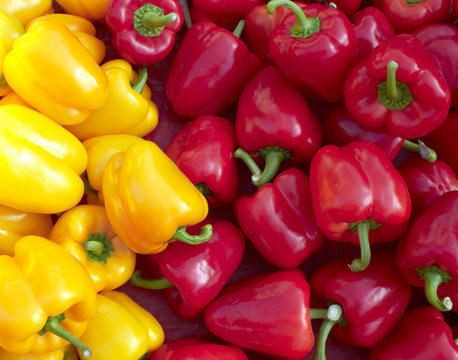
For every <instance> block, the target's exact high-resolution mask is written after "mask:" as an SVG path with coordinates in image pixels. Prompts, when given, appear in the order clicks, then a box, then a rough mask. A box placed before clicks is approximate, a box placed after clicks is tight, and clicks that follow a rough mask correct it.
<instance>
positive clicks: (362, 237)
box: [350, 220, 371, 271]
mask: <svg viewBox="0 0 458 360" xmlns="http://www.w3.org/2000/svg"><path fill="white" fill-rule="evenodd" d="M355 225H356V230H357V231H358V238H359V248H360V250H361V258H360V259H354V260H353V261H352V262H351V265H350V270H351V271H363V270H365V269H366V268H367V267H368V266H369V263H370V262H371V245H370V243H369V231H370V230H371V222H370V220H369V221H366V220H364V221H360V222H358V223H354V224H352V227H354V226H355Z"/></svg>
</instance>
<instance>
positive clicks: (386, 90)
mask: <svg viewBox="0 0 458 360" xmlns="http://www.w3.org/2000/svg"><path fill="white" fill-rule="evenodd" d="M397 69H398V64H397V63H396V62H394V61H392V60H391V61H390V62H388V64H387V80H386V81H384V82H382V83H380V84H379V85H378V94H377V95H378V96H377V100H378V101H379V102H381V103H382V104H383V105H384V106H385V107H386V108H387V109H388V110H403V109H405V108H406V107H407V106H408V105H409V104H410V103H411V102H412V101H413V96H412V93H411V92H410V90H409V87H408V86H407V84H405V83H403V82H400V81H397V80H396V71H397Z"/></svg>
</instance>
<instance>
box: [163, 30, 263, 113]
mask: <svg viewBox="0 0 458 360" xmlns="http://www.w3.org/2000/svg"><path fill="white" fill-rule="evenodd" d="M241 27H243V22H242V23H240V26H237V28H236V30H235V34H236V35H235V34H234V33H231V32H230V31H228V30H226V29H223V28H221V27H218V26H216V25H215V24H213V23H212V22H210V21H200V22H198V23H196V24H194V25H193V26H191V28H190V29H189V30H188V31H187V32H186V35H185V37H184V38H183V41H182V43H181V45H180V47H179V48H178V51H177V54H176V55H175V57H174V59H173V62H172V66H171V68H170V70H169V73H168V75H167V79H166V83H165V92H166V95H167V98H168V100H169V101H170V103H171V105H172V108H173V110H174V111H175V112H176V113H177V114H178V115H180V116H183V117H189V118H198V117H199V116H202V115H207V114H212V115H218V114H220V113H221V112H223V111H224V110H226V109H227V108H229V107H230V106H231V105H233V104H234V103H235V102H236V101H237V99H238V97H239V95H240V92H241V91H242V89H243V88H244V87H245V85H246V84H247V83H248V81H249V80H250V79H251V78H252V77H253V76H254V75H255V74H256V73H257V72H258V71H259V70H260V69H261V62H260V61H259V59H258V58H257V57H256V55H254V54H252V53H250V52H249V51H248V48H247V46H246V45H245V43H244V42H243V41H242V40H240V39H239V38H238V36H240V31H241Z"/></svg>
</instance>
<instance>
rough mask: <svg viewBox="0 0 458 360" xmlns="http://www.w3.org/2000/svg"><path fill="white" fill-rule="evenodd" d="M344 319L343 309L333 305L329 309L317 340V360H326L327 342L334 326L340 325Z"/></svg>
mask: <svg viewBox="0 0 458 360" xmlns="http://www.w3.org/2000/svg"><path fill="white" fill-rule="evenodd" d="M341 317H342V308H341V307H340V305H338V304H333V305H331V306H330V307H329V309H328V315H327V319H326V320H324V321H323V322H322V323H321V326H320V330H319V332H318V336H317V339H316V351H315V360H326V341H327V339H328V336H329V333H330V332H331V330H332V328H333V327H334V325H336V324H337V323H339V321H340V319H341Z"/></svg>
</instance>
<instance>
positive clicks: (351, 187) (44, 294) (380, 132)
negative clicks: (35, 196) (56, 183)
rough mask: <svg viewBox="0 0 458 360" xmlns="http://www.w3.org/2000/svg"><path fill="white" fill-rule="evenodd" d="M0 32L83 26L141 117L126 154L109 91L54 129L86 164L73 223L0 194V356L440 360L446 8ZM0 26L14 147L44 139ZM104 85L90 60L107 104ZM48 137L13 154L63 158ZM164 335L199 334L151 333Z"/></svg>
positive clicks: (192, 0)
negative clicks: (32, 151) (140, 104)
mask: <svg viewBox="0 0 458 360" xmlns="http://www.w3.org/2000/svg"><path fill="white" fill-rule="evenodd" d="M38 3H40V4H39V6H38V5H37V4H38ZM50 9H51V10H50ZM0 12H4V13H6V14H10V15H11V16H15V17H16V18H17V19H18V21H19V23H22V25H23V26H24V29H25V30H27V26H28V25H27V24H28V23H29V22H30V21H31V20H33V19H34V18H38V17H41V16H44V15H45V14H49V13H52V12H56V13H66V14H68V15H74V16H78V17H81V18H83V19H86V20H87V21H89V22H92V23H94V24H96V25H97V29H98V30H97V31H98V32H99V30H100V32H101V33H102V34H103V35H102V36H101V39H102V40H103V42H104V44H105V46H106V53H105V50H104V51H103V54H102V53H100V54H99V57H100V59H99V61H98V64H100V63H101V62H102V58H104V59H105V61H107V60H112V59H116V58H121V59H123V60H124V61H125V62H126V64H127V65H125V64H124V65H123V68H124V69H125V70H126V73H125V74H124V75H123V76H124V80H123V81H124V85H123V87H127V88H128V89H129V91H131V92H136V96H137V97H141V96H143V97H144V98H146V99H147V100H148V101H154V102H155V103H156V104H159V106H158V111H159V115H158V116H159V120H158V123H157V128H154V129H150V130H152V131H151V132H149V133H147V134H146V135H145V133H146V132H145V131H144V132H141V129H140V128H139V127H136V128H131V129H127V127H124V126H123V124H122V123H123V121H122V120H123V119H125V118H127V117H129V116H130V115H129V106H130V105H129V102H130V101H131V100H127V99H131V98H133V97H132V95H129V96H128V95H127V90H126V92H125V93H124V94H125V95H122V94H121V93H120V92H118V93H116V91H117V90H116V91H115V90H113V89H118V90H119V89H120V87H119V86H118V87H116V86H114V85H112V87H111V88H109V89H111V90H108V92H107V95H106V98H108V99H113V100H111V101H112V102H111V103H110V104H116V103H120V102H122V103H123V106H124V111H123V112H122V113H119V114H117V113H116V111H111V110H110V111H108V110H107V109H108V106H106V105H105V107H104V108H102V109H104V110H103V112H102V111H101V112H100V113H96V112H95V110H97V109H95V110H93V109H92V108H90V109H84V111H83V110H81V111H80V112H78V111H79V110H78V111H77V109H72V108H70V107H69V108H68V109H66V110H65V111H67V110H68V111H67V112H68V114H69V115H68V116H70V115H71V114H73V115H72V116H77V115H78V116H79V115H81V114H82V113H84V116H86V117H87V118H88V119H89V120H86V122H85V123H84V122H83V123H82V125H81V124H80V123H68V124H67V123H65V122H61V123H58V121H56V120H55V119H54V118H53V117H51V116H50V119H51V120H50V121H55V122H56V124H54V123H52V124H53V125H52V126H53V129H54V128H55V127H56V126H58V127H59V129H60V127H62V129H64V128H65V130H68V131H69V132H71V133H72V134H74V136H73V135H72V134H69V135H68V136H71V141H73V142H76V143H77V144H78V146H79V149H80V150H81V153H82V154H84V161H83V162H84V164H85V165H80V166H79V167H80V168H81V169H82V168H83V167H84V171H83V170H81V171H78V174H76V175H74V177H76V178H79V179H78V180H81V181H80V182H81V184H79V183H78V184H79V185H81V186H80V188H81V192H82V191H83V190H82V184H83V182H84V185H85V187H84V191H85V195H84V197H81V201H80V202H79V203H78V204H77V205H76V206H73V207H71V208H69V207H67V208H65V209H64V211H62V212H59V213H57V214H56V212H57V210H54V208H53V210H52V211H48V210H43V209H41V208H40V209H41V210H37V211H34V209H35V208H30V209H29V208H28V207H27V205H22V203H21V204H20V205H21V206H19V205H18V206H16V204H19V203H20V202H19V201H18V202H14V201H13V202H11V201H10V202H6V200H4V199H9V198H8V196H7V195H8V194H6V195H5V196H3V195H1V196H0V294H2V299H0V359H5V360H21V359H23V360H24V359H41V360H64V359H67V360H71V359H78V358H80V359H83V358H88V357H92V358H93V359H94V360H104V359H108V358H120V356H121V357H122V359H123V360H140V359H148V360H185V359H208V360H212V359H215V360H216V359H220V360H247V359H249V358H253V359H264V358H282V359H306V358H307V359H308V358H310V357H311V356H314V358H315V359H316V360H325V359H326V358H327V357H328V358H330V359H343V357H342V356H344V358H345V359H350V358H352V359H356V358H360V357H361V356H362V355H361V354H363V355H364V356H365V357H364V358H369V359H370V360H395V359H396V360H423V359H424V360H431V359H437V360H442V359H444V360H445V359H447V360H454V359H455V360H458V331H457V330H456V329H457V328H455V334H454V333H453V330H452V327H453V325H457V326H458V315H457V313H458V179H457V176H456V174H457V173H458V160H457V156H458V142H457V138H458V108H457V107H458V60H457V59H458V58H457V54H458V0H453V2H452V1H451V0H367V1H364V0H334V1H328V0H297V1H293V0H269V1H267V0H189V1H186V0H56V1H55V2H51V1H45V0H35V1H30V0H20V1H18V0H5V3H4V4H3V5H2V4H0ZM33 14H35V15H33ZM0 15H1V14H0ZM2 16H3V15H2ZM5 16H9V15H5ZM1 21H3V20H2V17H1V16H0V40H2V41H3V40H5V41H4V43H5V44H7V43H8V44H9V45H8V47H7V46H6V45H5V46H4V47H1V46H3V43H0V45H1V46H0V60H1V61H2V64H1V66H0V88H1V89H4V93H3V92H2V93H0V117H2V116H3V117H5V118H6V117H7V116H10V117H11V118H13V117H14V116H19V115H15V114H17V113H19V112H20V109H21V108H22V107H28V108H30V109H27V110H21V111H25V112H24V114H29V115H30V120H29V124H28V125H27V131H28V132H30V134H32V131H33V130H32V128H33V127H34V126H38V125H37V124H38V123H39V122H40V124H41V122H44V121H45V120H44V119H42V118H41V117H39V116H37V115H33V114H34V113H33V112H34V111H35V109H34V108H33V107H32V106H31V105H30V104H28V103H27V101H24V99H21V97H20V96H19V95H15V94H14V91H15V89H16V88H17V89H21V91H22V90H23V89H25V87H21V86H20V81H17V82H14V81H11V80H16V78H15V77H13V76H12V75H10V74H11V70H8V69H11V68H13V65H14V64H13V65H12V63H11V60H10V61H9V63H8V62H7V61H5V64H6V65H7V66H6V67H5V69H6V77H5V76H4V75H3V58H2V56H3V55H4V54H3V53H5V54H7V53H8V52H10V51H11V52H12V51H13V50H14V46H15V42H14V41H16V38H19V39H20V38H21V37H20V36H21V34H16V35H14V34H13V35H12V31H10V32H7V31H5V30H3V29H2V26H3V23H2V22H1ZM40 21H41V22H40ZM43 21H44V20H39V21H37V22H36V23H35V24H34V28H38V27H39V26H43ZM56 22H57V21H56ZM55 26H57V25H55ZM59 26H61V27H64V25H62V24H61V25H59ZM66 26H67V27H68V28H69V30H70V31H74V34H73V35H71V36H72V41H73V42H74V43H75V44H76V43H77V44H79V43H78V41H81V42H82V43H83V44H85V46H86V47H88V46H89V45H87V43H85V42H84V41H88V40H87V35H84V36H83V35H82V34H81V31H79V30H72V29H70V27H71V26H70V25H66ZM74 26H76V25H74ZM19 27H20V25H19ZM24 29H22V30H24ZM43 31H44V30H43ZM91 31H92V28H91ZM100 32H99V33H100ZM73 38H74V39H73ZM94 38H95V35H94ZM78 39H79V40H78ZM84 39H86V40H84ZM29 41H30V40H29ZM90 41H91V42H94V41H100V40H97V39H96V40H94V39H92V38H91V40H90ZM16 44H17V43H16ZM78 46H80V45H78ZM81 48H83V47H82V46H81ZM12 49H13V50H12ZM49 49H52V48H51V47H49ZM2 51H3V53H2ZM86 55H87V56H86ZM85 56H86V57H87V58H89V57H90V55H88V54H86V53H85ZM93 57H95V55H93ZM111 58H112V59H111ZM10 59H11V56H10ZM88 61H89V60H88ZM116 64H117V65H116ZM42 65H43V64H42ZM45 65H47V66H49V67H51V66H52V65H54V64H46V63H44V65H43V69H44V68H45V67H46V66H45ZM115 65H116V66H117V67H120V66H121V64H120V63H116V62H115V63H110V64H109V65H104V67H101V68H100V69H99V67H98V65H97V64H96V63H94V64H93V67H94V68H95V69H97V71H99V70H100V71H99V73H100V74H99V75H100V78H102V79H104V77H103V71H105V74H106V75H105V76H107V78H106V84H105V87H106V88H108V85H107V84H108V83H110V84H114V83H115V77H116V76H121V75H119V74H117V73H116V72H115V70H114V69H115V68H117V67H116V66H115ZM62 66H65V64H63V65H62ZM130 66H133V67H134V68H136V69H137V70H138V74H137V73H135V74H133V75H132V74H131V73H132V68H131V67H130ZM102 70H103V71H102ZM147 70H148V71H147ZM83 76H84V74H83ZM10 79H11V80H10ZM8 82H10V84H8ZM18 84H19V85H18ZM56 84H57V82H56ZM146 84H148V85H149V87H148V86H147V85H146ZM9 86H11V88H12V89H13V92H11V89H10V88H9ZM48 87H49V86H48ZM131 88H132V89H131ZM100 91H102V90H100ZM18 92H20V91H18ZM24 93H25V90H24ZM12 94H13V95H12ZM88 94H89V92H88ZM120 94H121V95H120ZM14 95H15V96H16V97H14ZM65 95H66V94H63V95H62V94H59V96H61V97H65ZM140 95H141V96H140ZM69 97H70V98H71V96H69ZM87 97H88V98H90V97H91V96H90V95H88V96H87ZM94 98H95V96H94ZM150 98H151V100H149V99H150ZM37 99H39V98H38V97H37V98H36V99H35V101H36V102H35V103H33V104H32V105H34V107H35V108H36V109H38V110H39V111H42V112H43V110H41V107H40V106H41V105H39V101H38V100H37ZM26 100H27V99H26ZM137 100H138V99H137ZM137 100H136V101H137ZM142 100H143V99H142ZM61 101H62V104H65V99H64V98H62V99H61ZM101 101H102V100H101ZM104 101H105V102H106V101H107V100H106V99H105V100H104ZM133 101H134V100H132V103H133ZM12 103H13V104H15V105H11V104H12ZM88 103H89V101H88ZM19 106H20V107H21V108H19ZM100 106H102V105H100ZM132 106H133V105H132ZM99 108H100V107H99ZM18 109H19V110H18ZM43 109H44V106H43ZM50 109H51V110H49V113H50V114H52V113H53V112H54V110H55V109H54V110H53V108H52V107H50ZM59 109H61V108H60V107H59V108H57V110H59ZM38 110H37V111H38ZM57 110H55V111H57ZM153 112H154V113H155V114H156V115H157V109H156V108H155V107H154V104H152V105H151V107H150V108H148V110H146V107H145V111H144V114H143V116H144V117H152V116H153V115H152V113H153ZM94 114H95V115H94ZM97 114H98V115H97ZM32 115H33V116H32ZM45 115H47V114H45ZM81 116H83V115H81ZM109 117H112V118H113V123H112V124H111V126H110V123H109V122H107V124H105V125H104V127H103V128H102V127H100V128H99V129H97V130H91V129H89V127H90V126H93V125H94V124H96V123H97V122H98V120H97V119H102V118H109ZM35 119H36V120H35ZM91 119H92V120H91ZM32 121H33V122H34V124H31V123H32ZM100 121H101V120H100ZM10 122H11V121H10ZM4 124H7V122H6V121H4ZM14 124H19V122H18V121H16V122H15V123H14ZM2 126H3V127H1V128H2V129H3V131H2V133H3V134H4V135H1V136H3V137H4V138H5V139H9V137H14V139H13V140H14V141H16V142H17V141H19V140H17V138H20V136H19V135H17V134H16V133H19V132H18V131H16V130H8V128H7V126H8V125H2ZM154 126H156V123H155V124H154ZM29 128H30V129H29ZM49 128H50V127H49ZM110 128H111V129H110ZM53 131H54V130H53ZM59 131H60V130H59ZM33 134H34V133H33ZM139 134H140V136H138V135H139ZM66 136H67V135H66ZM22 137H23V136H22ZM30 137H32V135H30ZM35 137H37V136H35ZM56 137H58V136H57V135H56ZM44 138H45V135H44V133H43V132H42V133H40V136H39V139H38V140H35V139H32V140H31V142H34V146H38V145H36V143H38V144H39V145H40V146H42V145H43V144H45V145H43V146H45V147H46V149H47V150H48V149H50V150H49V151H50V152H53V153H54V155H56V154H57V155H56V156H57V157H60V158H66V157H69V156H70V155H68V154H66V153H65V154H64V153H63V150H62V149H60V148H58V147H56V146H53V145H52V144H50V143H49V141H45V140H43V139H44ZM21 139H22V138H21ZM69 139H70V137H69ZM13 140H9V141H11V143H12V144H13V143H14V141H13ZM21 141H22V140H21ZM2 146H3V145H2ZM6 147H7V146H6V145H5V146H3V147H2V148H0V158H2V159H6V160H5V161H4V162H5V163H6V164H7V165H8V166H9V164H10V163H8V161H9V159H10V158H9V157H8V156H9V155H8V153H7V151H6V150H4V149H3V148H6ZM5 154H7V155H5ZM71 156H74V157H75V159H76V158H77V156H76V155H71ZM79 158H80V160H81V156H80V157H79ZM75 159H73V158H72V159H71V160H72V161H70V162H76V160H75ZM7 165H0V166H7ZM56 166H57V165H56ZM66 166H67V165H66ZM13 173H14V171H13V170H12V169H9V170H8V172H5V174H6V175H5V177H6V178H9V176H10V174H13ZM12 183H13V182H12V181H10V182H9V183H5V184H8V185H9V184H12ZM24 191H25V188H24ZM4 192H8V189H6V190H5V189H4ZM38 203H40V201H38ZM39 205H40V204H38V205H36V206H39ZM31 206H32V205H31ZM34 206H35V204H34ZM32 222H33V225H32ZM26 223H27V224H26ZM38 224H39V225H38ZM3 237H4V239H3ZM71 277H73V278H74V280H75V281H74V283H72V282H71V281H70V279H71ZM12 287H15V290H14V292H11V293H10V289H11V288H12ZM58 289H59V291H58ZM128 295H129V296H128ZM143 295H144V296H143ZM4 299H5V300H4ZM135 300H137V301H135ZM141 304H142V305H143V306H140V305H141ZM164 304H165V305H166V306H167V310H171V311H169V312H167V311H166V312H165V313H164V314H161V313H160V311H159V310H158V309H159V308H160V306H163V305H164ZM22 308H23V309H26V310H24V311H23V313H21V311H20V309H22ZM8 314H20V315H17V316H16V317H15V318H14V319H12V316H9V315H8ZM153 315H154V317H153ZM161 316H162V319H161ZM171 316H174V317H175V318H176V319H178V321H179V322H180V324H185V325H183V326H186V324H191V325H190V328H191V329H193V330H196V329H199V331H194V332H193V333H190V334H187V333H186V332H180V331H177V330H176V329H173V328H168V323H169V322H170V323H171V322H172V321H175V322H176V321H177V320H171V319H170V317H171ZM155 317H157V318H158V320H159V322H158V320H156V318H155ZM166 317H169V318H166ZM30 319H32V320H30ZM313 324H315V325H317V326H316V327H315V326H314V325H313ZM21 327H22V328H23V329H26V330H20V329H21ZM101 329H104V331H101ZM183 334H184V335H183ZM454 337H456V338H457V339H456V340H454ZM327 342H328V343H331V342H332V344H328V346H326V343H327ZM69 343H70V344H71V345H69ZM339 349H346V350H348V351H350V352H351V351H353V349H356V350H355V353H354V354H351V355H349V356H351V357H347V355H341V354H339V351H340V350H339ZM312 354H313V355H312Z"/></svg>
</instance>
